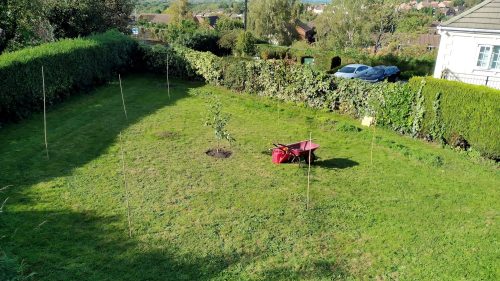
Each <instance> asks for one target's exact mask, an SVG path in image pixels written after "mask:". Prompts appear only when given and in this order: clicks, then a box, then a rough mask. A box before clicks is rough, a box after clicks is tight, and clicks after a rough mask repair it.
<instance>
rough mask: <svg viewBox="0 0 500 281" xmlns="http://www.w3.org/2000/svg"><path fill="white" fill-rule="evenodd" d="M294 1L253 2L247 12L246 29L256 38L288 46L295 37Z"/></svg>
mask: <svg viewBox="0 0 500 281" xmlns="http://www.w3.org/2000/svg"><path fill="white" fill-rule="evenodd" d="M296 5H298V1H296V0H254V1H252V2H251V3H250V5H249V6H250V7H249V12H248V27H249V29H250V30H251V31H253V32H254V34H255V35H256V36H258V37H263V38H266V39H268V40H270V41H276V42H277V43H278V44H290V43H291V42H292V40H293V39H294V37H295V30H294V28H293V25H292V22H293V20H295V17H294V16H295V15H294V11H296V10H297V9H296Z"/></svg>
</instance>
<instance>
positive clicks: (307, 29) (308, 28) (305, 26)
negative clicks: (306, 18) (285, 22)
mask: <svg viewBox="0 0 500 281" xmlns="http://www.w3.org/2000/svg"><path fill="white" fill-rule="evenodd" d="M295 26H296V28H300V29H302V30H303V31H304V32H310V31H312V30H313V29H314V26H311V25H309V24H307V23H304V22H302V21H301V20H295Z"/></svg>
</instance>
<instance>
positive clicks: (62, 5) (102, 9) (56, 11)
mask: <svg viewBox="0 0 500 281" xmlns="http://www.w3.org/2000/svg"><path fill="white" fill-rule="evenodd" d="M45 2H46V7H47V9H48V10H47V18H48V20H49V21H50V23H51V24H52V25H53V26H54V29H55V31H54V32H55V35H56V37H57V38H65V37H78V36H87V35H90V34H92V33H98V32H104V31H106V30H109V29H111V28H116V29H119V30H120V31H122V32H126V31H127V25H128V18H129V15H130V14H131V13H132V10H133V7H134V6H133V0H64V1H61V0H45Z"/></svg>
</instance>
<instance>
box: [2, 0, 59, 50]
mask: <svg viewBox="0 0 500 281" xmlns="http://www.w3.org/2000/svg"><path fill="white" fill-rule="evenodd" d="M44 15H45V7H44V6H43V2H42V1H40V0H0V30H1V32H0V33H1V34H0V53H1V52H2V51H3V50H5V49H7V50H10V51H13V50H17V49H20V48H23V47H25V46H33V45H38V44H40V43H43V42H49V41H53V40H54V36H53V30H52V26H51V25H50V23H49V22H48V21H47V19H46V18H45V16H44Z"/></svg>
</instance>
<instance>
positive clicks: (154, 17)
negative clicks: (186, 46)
mask: <svg viewBox="0 0 500 281" xmlns="http://www.w3.org/2000/svg"><path fill="white" fill-rule="evenodd" d="M137 20H138V21H146V22H150V23H156V24H169V23H170V22H171V21H172V17H171V16H170V15H168V14H140V15H139V16H138V17H137Z"/></svg>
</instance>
